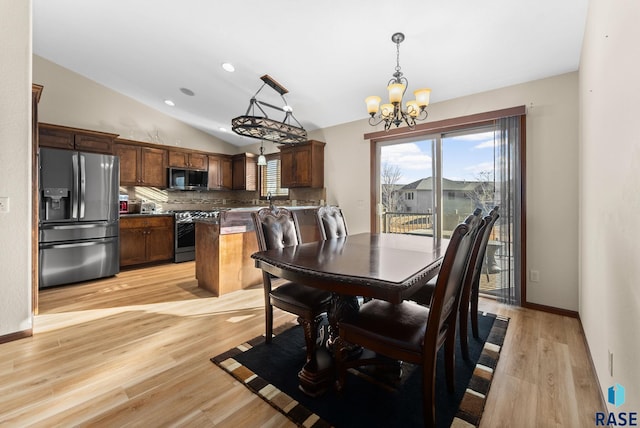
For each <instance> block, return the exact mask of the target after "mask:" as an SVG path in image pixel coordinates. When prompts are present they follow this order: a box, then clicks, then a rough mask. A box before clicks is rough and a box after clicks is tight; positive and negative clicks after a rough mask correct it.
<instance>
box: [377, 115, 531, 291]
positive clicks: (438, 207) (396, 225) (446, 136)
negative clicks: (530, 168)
mask: <svg viewBox="0 0 640 428" xmlns="http://www.w3.org/2000/svg"><path fill="white" fill-rule="evenodd" d="M505 127H507V125H506V122H504V123H503V122H500V121H495V122H494V121H492V122H490V123H485V124H484V125H482V126H475V127H471V128H468V129H462V130H457V131H456V132H448V133H438V134H432V135H424V136H420V137H419V138H415V137H414V138H412V139H410V140H407V139H405V140H396V141H385V142H379V143H377V145H376V158H377V159H376V163H377V170H378V173H379V176H378V179H377V183H378V192H377V193H378V198H379V199H378V201H377V202H378V204H377V207H378V208H377V210H376V213H377V216H376V222H377V225H376V226H377V230H379V231H381V232H386V233H409V234H417V235H428V236H437V237H445V238H446V237H448V236H450V234H451V231H452V230H453V229H454V228H455V226H456V225H457V224H458V223H460V222H461V221H464V219H465V218H466V217H467V216H468V215H469V214H470V213H472V212H473V211H474V210H475V209H476V208H481V209H482V211H483V215H487V214H488V213H489V211H490V210H491V209H492V208H493V207H494V206H496V205H498V206H500V215H501V217H500V219H499V221H498V222H497V223H496V225H495V226H494V231H493V233H492V235H491V238H490V242H489V245H488V247H487V257H486V258H485V261H484V266H483V275H482V279H481V285H480V287H481V291H482V292H484V293H487V294H493V295H496V296H498V297H499V298H500V299H501V300H503V301H505V302H510V303H518V302H519V295H520V292H519V290H518V287H516V286H515V278H516V277H518V274H517V270H518V269H517V268H518V266H519V263H518V260H517V258H518V257H519V256H518V254H519V250H520V249H519V246H516V247H517V248H516V247H514V240H515V239H516V237H517V236H518V233H519V232H518V231H519V228H518V227H515V226H517V224H519V222H518V221H515V219H516V218H519V217H517V216H519V212H520V201H521V199H520V191H519V190H518V187H517V186H516V185H514V184H516V183H517V180H515V178H516V175H517V174H519V168H515V167H514V165H519V158H518V157H519V151H518V150H514V149H513V147H517V143H518V141H517V139H516V140H513V139H511V140H510V139H509V138H510V137H514V136H519V135H518V130H517V129H515V128H514V129H510V130H508V131H507V130H506V129H505ZM507 134H508V135H507Z"/></svg>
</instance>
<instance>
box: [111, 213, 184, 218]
mask: <svg viewBox="0 0 640 428" xmlns="http://www.w3.org/2000/svg"><path fill="white" fill-rule="evenodd" d="M158 216H163V217H164V216H168V217H173V214H172V213H162V212H157V213H129V214H120V218H131V217H158Z"/></svg>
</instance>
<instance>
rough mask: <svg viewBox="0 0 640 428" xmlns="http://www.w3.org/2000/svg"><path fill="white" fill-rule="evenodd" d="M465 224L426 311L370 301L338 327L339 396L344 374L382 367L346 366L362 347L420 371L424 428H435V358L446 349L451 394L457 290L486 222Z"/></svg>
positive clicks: (404, 304) (412, 304)
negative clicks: (353, 351)
mask: <svg viewBox="0 0 640 428" xmlns="http://www.w3.org/2000/svg"><path fill="white" fill-rule="evenodd" d="M467 220H468V223H461V224H459V225H458V226H457V227H456V228H455V230H454V231H453V233H452V234H451V239H450V241H449V245H448V246H447V250H446V252H445V255H444V258H443V261H442V266H441V268H440V274H439V275H438V281H437V284H436V287H435V290H434V294H433V299H432V301H431V306H430V307H426V306H422V305H419V304H417V303H415V302H411V301H404V302H402V303H400V304H392V303H389V302H385V301H382V300H378V299H373V300H371V301H370V302H368V303H365V304H364V305H362V307H361V308H360V311H359V312H358V314H357V315H355V316H353V317H352V318H350V319H345V320H341V321H340V324H339V332H340V334H339V338H338V340H337V342H338V346H337V348H336V349H337V351H336V362H337V382H336V387H337V389H338V390H339V391H341V392H342V393H345V391H344V389H345V380H346V373H347V369H348V368H350V367H357V366H362V365H372V364H373V365H376V364H385V360H384V359H378V358H376V357H374V358H368V359H356V360H348V354H349V349H350V348H351V347H352V345H360V346H362V347H364V348H366V349H369V350H370V351H373V352H375V353H376V354H377V355H381V356H384V357H387V358H391V359H392V360H399V361H406V362H410V363H413V364H419V365H422V368H423V379H422V388H423V411H424V421H425V426H429V427H434V426H435V420H436V409H435V377H436V359H437V354H438V350H439V349H440V347H442V346H443V345H444V347H445V372H446V377H447V387H448V389H449V392H452V391H453V390H454V376H455V375H454V370H455V336H456V320H457V318H458V317H457V315H458V304H459V300H460V294H461V293H460V290H461V287H462V281H463V279H464V276H465V272H466V270H467V266H468V261H469V254H470V251H471V248H472V246H473V242H474V240H475V236H476V233H477V230H478V227H479V225H480V224H481V223H483V222H484V220H483V219H481V218H480V217H479V216H470V218H469V219H467ZM386 364H388V360H387V361H386Z"/></svg>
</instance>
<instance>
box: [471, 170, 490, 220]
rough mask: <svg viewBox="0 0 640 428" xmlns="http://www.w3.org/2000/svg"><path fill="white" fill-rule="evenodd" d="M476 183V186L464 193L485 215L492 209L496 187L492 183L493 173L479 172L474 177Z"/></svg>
mask: <svg viewBox="0 0 640 428" xmlns="http://www.w3.org/2000/svg"><path fill="white" fill-rule="evenodd" d="M476 181H477V182H478V185H477V186H475V187H474V189H473V190H470V191H468V192H466V196H467V198H469V199H471V200H472V201H473V204H474V205H475V206H476V207H479V208H482V211H483V212H484V213H485V214H486V213H488V212H489V211H491V209H492V208H493V204H494V200H495V192H496V186H495V183H494V181H493V171H480V172H479V173H478V174H477V175H476Z"/></svg>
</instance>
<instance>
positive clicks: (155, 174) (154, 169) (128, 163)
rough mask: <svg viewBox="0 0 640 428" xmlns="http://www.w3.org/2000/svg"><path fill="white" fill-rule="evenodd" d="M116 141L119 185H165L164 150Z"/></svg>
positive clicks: (165, 154)
mask: <svg viewBox="0 0 640 428" xmlns="http://www.w3.org/2000/svg"><path fill="white" fill-rule="evenodd" d="M118 141H120V142H118V143H116V144H115V145H114V154H115V155H116V156H118V157H119V158H120V185H121V186H148V187H167V151H166V150H164V149H157V148H153V147H146V146H143V145H137V144H131V143H122V141H124V140H118Z"/></svg>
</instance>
